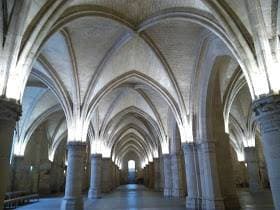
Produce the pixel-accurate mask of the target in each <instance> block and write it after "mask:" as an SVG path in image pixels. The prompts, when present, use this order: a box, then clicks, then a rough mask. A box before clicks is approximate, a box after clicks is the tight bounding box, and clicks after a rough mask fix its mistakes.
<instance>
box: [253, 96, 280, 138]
mask: <svg viewBox="0 0 280 210" xmlns="http://www.w3.org/2000/svg"><path fill="white" fill-rule="evenodd" d="M253 111H254V113H255V119H256V120H257V121H258V122H259V124H260V128H261V131H262V132H263V133H267V132H271V131H278V130H279V127H280V95H268V96H265V97H262V98H260V99H257V100H255V101H254V102H253Z"/></svg>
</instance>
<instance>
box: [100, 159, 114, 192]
mask: <svg viewBox="0 0 280 210" xmlns="http://www.w3.org/2000/svg"><path fill="white" fill-rule="evenodd" d="M101 174H102V177H101V186H102V192H103V193H108V192H110V191H111V187H112V180H111V179H112V173H111V158H102V173H101Z"/></svg>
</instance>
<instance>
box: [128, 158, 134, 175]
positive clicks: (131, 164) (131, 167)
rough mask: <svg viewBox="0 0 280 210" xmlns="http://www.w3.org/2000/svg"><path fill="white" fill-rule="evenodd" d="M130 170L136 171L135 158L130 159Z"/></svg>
mask: <svg viewBox="0 0 280 210" xmlns="http://www.w3.org/2000/svg"><path fill="white" fill-rule="evenodd" d="M128 171H131V172H135V161H134V160H130V161H128Z"/></svg>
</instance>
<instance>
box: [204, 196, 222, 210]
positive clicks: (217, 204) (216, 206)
mask: <svg viewBox="0 0 280 210" xmlns="http://www.w3.org/2000/svg"><path fill="white" fill-rule="evenodd" d="M201 206H202V209H205V210H225V204H224V200H223V199H216V200H212V199H209V200H208V199H205V198H204V199H202V202H201Z"/></svg>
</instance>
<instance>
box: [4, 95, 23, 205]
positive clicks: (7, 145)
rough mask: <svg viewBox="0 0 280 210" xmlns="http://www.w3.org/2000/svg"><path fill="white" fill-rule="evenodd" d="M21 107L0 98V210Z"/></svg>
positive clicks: (14, 102)
mask: <svg viewBox="0 0 280 210" xmlns="http://www.w3.org/2000/svg"><path fill="white" fill-rule="evenodd" d="M20 115H21V106H20V105H19V104H18V103H17V102H16V101H14V100H9V99H6V98H2V97H0V209H3V202H4V194H5V192H6V188H7V183H8V178H9V177H8V173H9V160H10V155H11V148H12V143H13V134H14V129H15V125H16V121H17V120H19V117H20Z"/></svg>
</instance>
